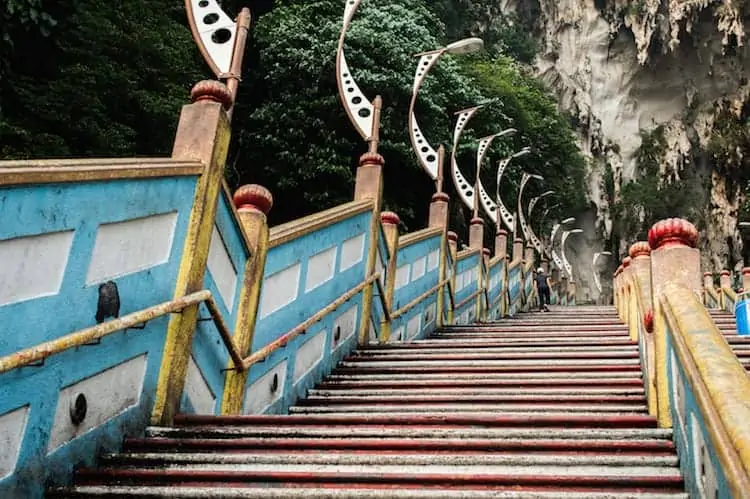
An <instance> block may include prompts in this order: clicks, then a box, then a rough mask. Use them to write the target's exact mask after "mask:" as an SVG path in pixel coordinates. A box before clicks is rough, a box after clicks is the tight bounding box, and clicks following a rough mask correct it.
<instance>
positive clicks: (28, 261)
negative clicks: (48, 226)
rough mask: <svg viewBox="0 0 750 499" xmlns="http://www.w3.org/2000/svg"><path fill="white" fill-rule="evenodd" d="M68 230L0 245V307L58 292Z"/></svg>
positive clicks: (69, 236)
mask: <svg viewBox="0 0 750 499" xmlns="http://www.w3.org/2000/svg"><path fill="white" fill-rule="evenodd" d="M73 234H74V232H73V231H72V230H70V231H65V232H53V233H51V234H41V235H38V236H28V237H16V238H13V239H6V240H4V241H0V306H2V305H7V304H9V303H15V302H19V301H23V300H28V299H31V298H39V297H42V296H50V295H55V294H57V293H59V292H60V286H62V280H63V276H64V275H65V267H66V266H67V265H68V255H70V247H71V245H72V244H73Z"/></svg>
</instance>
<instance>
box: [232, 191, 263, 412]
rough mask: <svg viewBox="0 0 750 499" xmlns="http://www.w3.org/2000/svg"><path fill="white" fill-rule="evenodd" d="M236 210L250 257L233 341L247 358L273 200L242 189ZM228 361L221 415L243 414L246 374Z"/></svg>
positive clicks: (252, 333) (238, 307)
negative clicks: (268, 216)
mask: <svg viewBox="0 0 750 499" xmlns="http://www.w3.org/2000/svg"><path fill="white" fill-rule="evenodd" d="M232 200H233V202H234V206H235V207H236V208H237V216H238V217H239V221H240V224H242V228H243V231H244V233H245V236H246V237H247V243H248V249H249V250H250V256H249V257H248V259H247V262H246V263H245V269H244V272H243V283H242V289H241V290H240V297H239V303H238V305H237V319H236V322H235V326H234V331H235V333H234V336H233V337H232V340H233V341H234V344H235V345H236V346H237V349H238V350H239V351H240V354H242V355H243V356H247V355H248V354H249V353H250V348H251V347H252V344H253V335H254V333H255V321H256V319H257V315H258V304H259V302H260V292H261V288H262V285H263V272H264V270H265V266H266V255H267V254H268V218H267V215H268V212H269V211H271V207H272V206H273V196H272V195H271V193H270V192H269V191H268V189H266V188H265V187H263V186H260V185H256V184H248V185H243V186H241V187H240V188H239V189H237V190H236V191H235V193H234V196H233V197H232ZM233 367H234V365H233V364H232V362H231V361H230V362H229V364H228V365H227V373H226V377H225V379H224V396H223V398H222V402H221V413H222V414H229V415H237V414H240V413H241V412H242V403H243V397H244V394H245V384H246V383H247V377H248V374H249V372H248V371H247V370H244V371H238V370H236V369H232V368H233Z"/></svg>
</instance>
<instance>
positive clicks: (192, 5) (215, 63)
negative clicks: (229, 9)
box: [185, 0, 237, 78]
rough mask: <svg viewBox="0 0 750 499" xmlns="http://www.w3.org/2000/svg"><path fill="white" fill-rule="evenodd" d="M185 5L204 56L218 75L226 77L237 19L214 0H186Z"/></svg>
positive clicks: (194, 35) (191, 29) (192, 29)
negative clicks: (234, 19) (230, 15)
mask: <svg viewBox="0 0 750 499" xmlns="http://www.w3.org/2000/svg"><path fill="white" fill-rule="evenodd" d="M185 9H186V10H187V14H188V23H189V24H190V31H192V32H193V38H194V39H195V42H196V43H197V44H198V49H199V50H200V51H201V55H203V59H205V60H206V63H208V65H209V66H210V67H211V71H213V72H214V74H215V75H216V76H217V77H218V78H222V77H225V75H227V74H229V73H230V71H231V67H232V57H233V55H234V46H235V38H236V36H237V23H235V22H234V21H233V20H232V18H231V17H229V16H228V15H227V14H226V13H225V12H224V11H223V10H221V7H220V6H219V3H218V2H217V1H216V0H185Z"/></svg>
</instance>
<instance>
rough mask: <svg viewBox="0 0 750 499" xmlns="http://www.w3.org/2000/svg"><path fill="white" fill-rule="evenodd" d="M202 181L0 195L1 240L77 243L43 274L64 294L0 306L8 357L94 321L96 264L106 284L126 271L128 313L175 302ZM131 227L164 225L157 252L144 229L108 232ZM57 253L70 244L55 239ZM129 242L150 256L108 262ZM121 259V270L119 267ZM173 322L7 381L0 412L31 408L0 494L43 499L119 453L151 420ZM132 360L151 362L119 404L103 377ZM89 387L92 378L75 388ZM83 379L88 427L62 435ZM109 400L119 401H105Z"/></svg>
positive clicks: (119, 280) (122, 281)
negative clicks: (106, 455) (81, 468)
mask: <svg viewBox="0 0 750 499" xmlns="http://www.w3.org/2000/svg"><path fill="white" fill-rule="evenodd" d="M195 185H196V177H174V178H154V179H137V180H112V181H101V182H82V183H66V184H45V185H43V186H39V185H36V186H18V187H8V188H4V189H3V190H0V210H2V212H3V214H4V215H6V216H4V218H3V222H2V224H0V245H2V244H3V243H2V242H3V241H8V240H12V239H15V238H20V237H29V236H40V235H45V234H54V233H57V234H59V233H66V234H70V236H66V237H69V238H70V241H71V242H70V251H69V254H68V256H67V259H65V260H64V261H63V260H62V259H60V260H59V261H58V263H60V262H62V263H60V265H58V267H55V268H56V269H57V271H58V273H55V272H50V273H49V275H48V276H47V277H48V278H49V280H50V282H51V283H52V285H54V286H58V287H59V289H58V290H57V291H56V292H50V293H45V296H39V297H27V299H24V300H22V301H15V302H13V303H7V304H5V305H2V306H0V321H2V323H3V331H2V333H0V355H8V354H11V353H13V352H16V351H18V350H21V349H23V348H28V347H32V346H35V345H38V344H39V343H42V342H44V341H48V340H51V339H55V338H60V337H62V336H64V335H66V334H69V333H72V332H74V331H77V330H80V329H83V328H86V327H89V326H92V325H94V324H95V323H96V321H95V314H96V310H97V302H98V298H99V289H98V288H99V285H98V283H97V282H96V281H97V280H98V279H92V278H90V277H91V275H95V274H96V272H93V273H92V274H90V269H91V268H96V269H98V270H97V272H99V276H100V278H104V277H111V276H119V277H114V279H113V280H114V282H115V283H116V285H117V288H118V293H119V297H120V315H125V314H128V313H131V312H134V311H138V310H142V309H144V308H147V307H149V306H152V305H154V304H157V303H161V302H165V301H169V300H170V299H172V294H173V291H174V282H175V278H176V274H177V269H178V265H179V261H180V258H181V252H182V247H183V246H182V244H181V242H182V241H183V240H184V237H185V232H186V229H187V222H188V217H189V213H190V208H191V204H192V200H193V193H194V190H195ZM133 220H136V221H138V222H135V223H134V224H133V226H135V227H136V228H137V227H138V226H139V225H140V227H141V228H142V227H143V224H142V222H143V221H144V220H152V221H153V220H161V221H162V222H163V221H166V222H168V223H166V224H161V225H160V226H163V227H165V229H166V230H165V231H163V232H162V233H160V236H159V237H161V236H163V238H162V239H160V240H161V241H162V242H161V243H160V244H159V248H158V252H152V253H149V251H150V250H148V249H144V248H146V247H147V245H144V242H143V240H142V237H143V236H142V234H140V232H139V231H138V230H135V231H124V232H125V233H127V234H129V236H128V237H124V236H123V235H122V234H120V235H119V237H114V238H113V237H108V236H111V234H106V232H107V229H106V227H107V226H106V225H105V224H113V225H110V226H109V227H115V226H116V225H114V224H120V223H123V222H125V223H127V222H128V221H133ZM102 225H105V230H104V231H103V232H102V231H100V227H101V226H102ZM146 225H148V223H146ZM157 225H158V224H157ZM103 234H104V235H105V236H103ZM139 234H140V235H139ZM107 240H108V241H109V242H108V244H106V245H104V244H100V246H99V247H98V248H97V241H99V242H100V243H102V242H107ZM55 247H56V248H57V250H60V249H61V248H63V249H64V245H61V244H60V243H59V242H58V243H57V244H56V245H55ZM127 247H130V248H141V249H144V251H143V252H141V253H140V257H139V258H140V260H139V261H138V262H137V263H138V264H137V265H136V264H134V260H131V261H124V260H121V259H119V260H118V258H111V257H112V255H117V254H124V253H123V251H122V250H123V248H127ZM95 248H97V249H95ZM167 248H168V250H167ZM94 255H99V256H97V258H99V263H96V262H95V265H94V266H93V267H92V257H94ZM164 255H167V256H166V259H165V257H164ZM117 262H119V263H120V264H122V265H123V268H122V269H120V270H118V269H117V268H116V267H115V263H117ZM63 263H64V268H62V264H63ZM53 267H54V266H53ZM60 276H61V277H60ZM56 280H59V285H58V284H57V281H56ZM92 281H93V282H92ZM87 282H90V283H91V284H87ZM52 285H51V286H52ZM166 324H167V317H161V318H158V319H155V320H153V321H151V322H149V323H147V324H146V326H145V329H143V330H126V331H123V332H119V333H114V334H112V335H110V336H107V337H105V338H103V339H102V340H101V342H99V343H97V344H94V345H91V346H84V347H81V348H77V349H71V350H68V351H65V352H63V353H60V354H57V355H53V356H52V357H50V358H49V359H47V360H46V361H45V363H44V365H43V366H40V367H32V366H29V367H25V368H21V369H16V370H13V371H10V372H7V373H5V374H2V375H0V415H6V414H9V413H11V414H12V413H14V412H15V411H19V410H23V411H24V412H25V413H26V416H25V419H26V421H25V425H24V427H23V429H22V430H21V432H20V433H22V435H21V437H22V440H21V441H20V443H18V444H17V445H18V452H17V460H16V461H17V462H16V463H15V467H14V472H13V473H12V474H10V475H8V476H6V477H5V478H0V496H3V497H26V498H35V497H41V494H42V487H43V486H44V484H45V482H46V481H47V480H51V481H52V482H54V481H56V480H62V481H65V480H68V479H70V477H71V473H72V466H73V465H74V464H77V463H86V464H92V463H93V461H94V458H95V457H96V455H97V454H98V453H99V451H100V450H102V449H104V450H106V449H116V448H118V447H119V445H120V443H121V441H122V437H123V435H124V434H126V433H128V432H130V431H131V430H136V431H137V430H138V429H140V428H142V427H143V425H145V423H146V421H147V420H148V416H149V414H150V412H151V406H152V403H153V393H154V390H155V386H156V380H157V376H158V372H157V371H158V368H159V364H160V362H161V356H162V352H163V347H164V331H165V329H166ZM133 359H143V364H142V365H141V366H140V367H139V369H140V370H139V371H138V373H139V374H138V375H135V374H133V375H132V376H130V375H128V378H129V379H128V381H127V382H125V383H123V387H122V388H123V391H122V392H119V394H120V395H122V397H119V395H118V397H115V398H117V399H118V401H119V402H113V399H112V396H113V394H112V390H111V389H110V388H111V387H110V388H108V386H109V385H107V383H99V380H102V379H104V378H106V377H107V375H106V373H107V372H108V370H110V369H112V368H113V367H115V366H118V365H123V363H126V365H132V364H127V362H128V361H132V360H133ZM138 362H141V361H138ZM110 372H111V371H110ZM134 372H136V371H134ZM131 378H132V379H131ZM83 380H88V383H86V382H84V383H82V384H80V385H77V384H78V383H80V382H82V381H83ZM84 384H85V385H86V386H85V388H86V390H85V391H86V398H87V401H88V411H87V414H86V417H85V418H84V420H83V422H82V423H81V424H80V425H79V428H83V427H85V428H88V431H85V432H84V431H80V429H79V430H76V431H71V430H70V428H68V430H65V429H64V426H59V424H58V425H57V426H56V427H55V424H54V421H55V417H56V416H55V415H56V413H58V412H59V414H60V415H58V420H59V422H61V423H64V424H66V425H67V424H69V423H68V422H69V421H70V420H69V419H68V420H67V421H65V418H64V417H63V416H62V414H63V411H62V409H60V410H59V411H58V405H59V404H63V405H65V404H64V401H63V400H62V399H61V397H63V398H64V397H66V396H67V392H65V389H66V387H75V386H78V387H84ZM125 385H127V389H125V388H126V387H125ZM125 392H127V393H125ZM136 392H137V393H136ZM108 397H109V398H108ZM108 400H109V402H112V403H111V404H109V403H106V402H107V401H108ZM133 401H135V402H134V403H131V402H133ZM100 402H101V403H100ZM104 405H106V406H107V408H106V409H103V406H104ZM60 407H62V406H60ZM65 409H66V411H65V412H66V413H69V411H68V410H67V407H66V408H65ZM16 414H18V413H17V412H16ZM0 417H1V416H0ZM53 428H56V429H53ZM8 441H10V439H8ZM14 445H15V444H14ZM48 450H50V451H51V452H50V453H48ZM9 455H11V454H9ZM14 460H15V459H14ZM8 461H10V460H8ZM4 462H5V461H3V463H4ZM4 466H6V467H7V466H10V465H5V464H4ZM2 474H3V473H0V475H2Z"/></svg>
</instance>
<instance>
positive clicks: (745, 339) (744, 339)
mask: <svg viewBox="0 0 750 499" xmlns="http://www.w3.org/2000/svg"><path fill="white" fill-rule="evenodd" d="M709 313H710V314H711V318H712V319H713V321H714V322H715V323H716V326H717V327H718V328H719V331H721V333H722V334H723V335H724V338H726V340H727V342H728V343H729V346H731V347H732V350H734V353H735V355H737V358H738V359H740V362H741V363H742V365H743V366H745V370H746V371H750V336H739V335H738V334H737V323H736V322H735V320H734V315H732V314H730V313H729V312H725V311H723V310H709Z"/></svg>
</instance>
